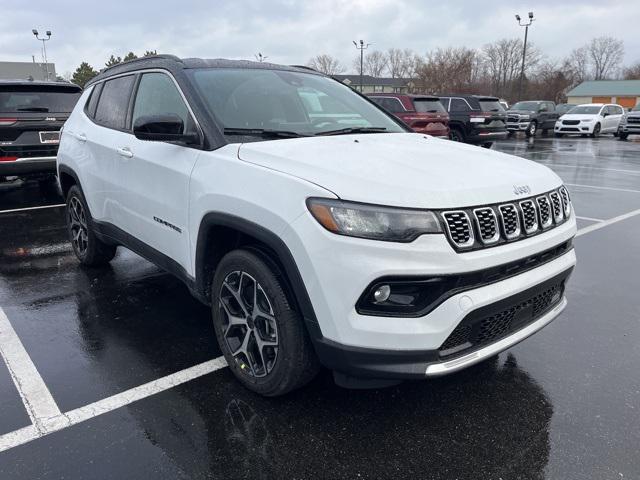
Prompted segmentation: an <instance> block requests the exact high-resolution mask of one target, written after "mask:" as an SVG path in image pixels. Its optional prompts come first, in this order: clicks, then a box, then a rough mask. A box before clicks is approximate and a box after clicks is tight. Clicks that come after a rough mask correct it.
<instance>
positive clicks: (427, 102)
mask: <svg viewBox="0 0 640 480" xmlns="http://www.w3.org/2000/svg"><path fill="white" fill-rule="evenodd" d="M413 105H414V107H415V109H416V112H420V113H447V111H446V110H445V109H444V106H443V105H442V103H440V100H438V99H436V98H414V99H413Z"/></svg>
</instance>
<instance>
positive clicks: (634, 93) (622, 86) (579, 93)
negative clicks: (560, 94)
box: [567, 80, 640, 108]
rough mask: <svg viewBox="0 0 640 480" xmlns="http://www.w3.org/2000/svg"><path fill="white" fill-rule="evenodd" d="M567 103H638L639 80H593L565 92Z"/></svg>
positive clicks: (628, 105) (639, 98) (627, 104)
mask: <svg viewBox="0 0 640 480" xmlns="http://www.w3.org/2000/svg"><path fill="white" fill-rule="evenodd" d="M567 103H571V104H576V105H577V104H581V103H617V104H619V105H622V106H623V107H625V108H631V107H635V106H636V105H637V104H638V103H640V80H593V81H588V82H582V83H581V84H580V85H578V86H577V87H576V88H574V89H573V90H570V91H569V92H568V93H567Z"/></svg>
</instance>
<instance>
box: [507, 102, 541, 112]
mask: <svg viewBox="0 0 640 480" xmlns="http://www.w3.org/2000/svg"><path fill="white" fill-rule="evenodd" d="M539 106H540V104H539V103H538V102H518V103H516V104H515V105H514V106H513V107H511V110H526V111H531V112H537V111H538V107H539Z"/></svg>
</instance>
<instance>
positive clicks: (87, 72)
mask: <svg viewBox="0 0 640 480" xmlns="http://www.w3.org/2000/svg"><path fill="white" fill-rule="evenodd" d="M97 74H98V72H96V71H95V70H94V69H93V67H92V66H91V65H89V64H88V63H87V62H82V63H81V64H80V66H79V67H78V68H76V71H75V72H73V75H72V77H71V81H72V82H73V83H75V84H76V85H80V86H81V87H84V86H85V84H86V83H87V82H88V81H89V80H91V79H92V78H93V77H95V76H96V75H97Z"/></svg>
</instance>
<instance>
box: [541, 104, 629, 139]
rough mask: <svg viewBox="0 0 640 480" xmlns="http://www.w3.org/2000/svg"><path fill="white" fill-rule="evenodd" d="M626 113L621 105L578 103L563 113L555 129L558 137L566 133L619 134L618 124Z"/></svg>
mask: <svg viewBox="0 0 640 480" xmlns="http://www.w3.org/2000/svg"><path fill="white" fill-rule="evenodd" d="M623 115H624V109H623V108H622V107H621V106H620V105H614V104H610V103H587V104H584V105H577V106H575V107H574V108H572V109H571V110H569V111H568V112H567V113H565V114H564V115H562V116H561V117H560V118H559V119H558V121H557V122H556V125H555V127H554V129H553V131H554V133H555V135H556V136H557V137H561V136H563V135H565V134H582V135H583V136H586V135H590V136H591V137H597V136H598V135H600V134H601V133H612V134H614V135H617V134H618V126H619V125H620V120H622V117H623Z"/></svg>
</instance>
